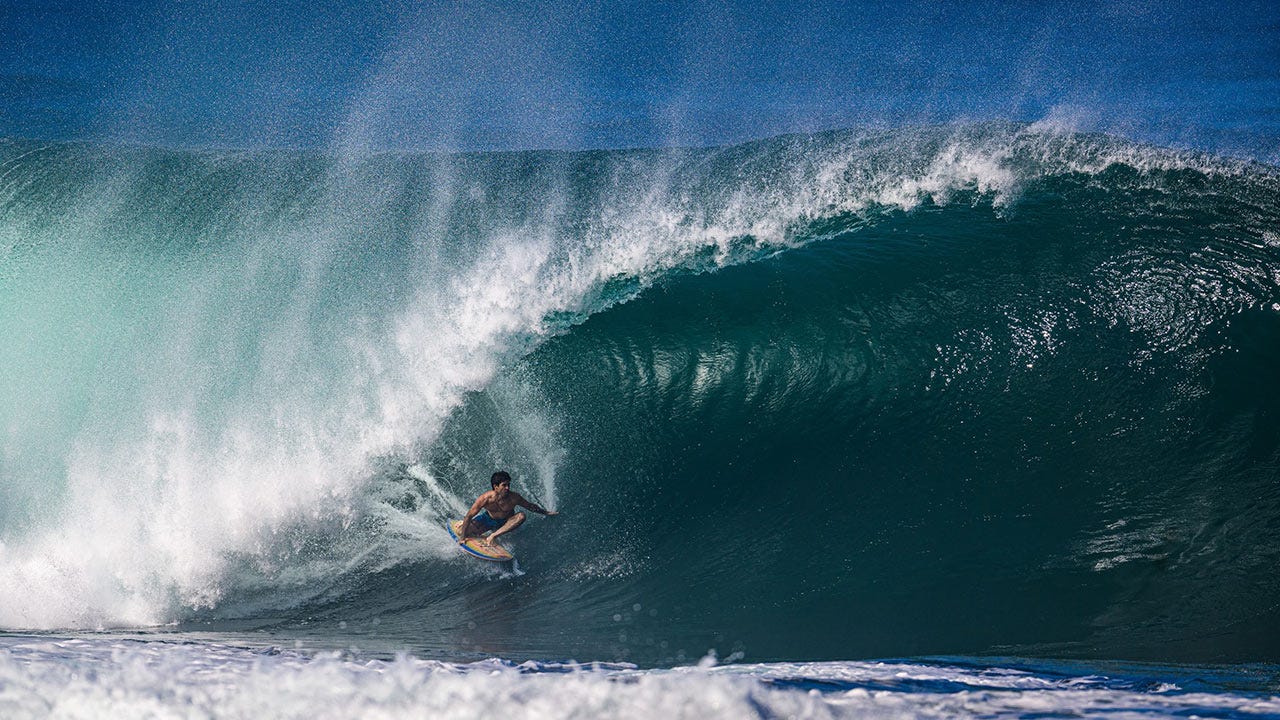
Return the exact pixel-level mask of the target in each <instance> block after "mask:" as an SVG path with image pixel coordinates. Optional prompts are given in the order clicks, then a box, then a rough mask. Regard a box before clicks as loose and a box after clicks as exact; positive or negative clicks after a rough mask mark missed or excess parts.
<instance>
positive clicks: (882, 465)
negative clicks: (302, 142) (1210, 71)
mask: <svg viewBox="0 0 1280 720" xmlns="http://www.w3.org/2000/svg"><path fill="white" fill-rule="evenodd" d="M0 208H2V212H0V337H2V338H4V342H3V343H2V344H0V367H3V368H4V373H5V378H4V381H3V383H0V409H2V411H3V413H4V415H3V418H2V419H3V427H2V428H0V429H2V430H3V438H2V440H0V478H2V479H3V485H2V486H0V492H2V493H3V496H2V497H3V505H2V507H0V539H2V542H3V545H2V546H0V627H3V628H4V629H5V630H6V631H8V633H9V634H7V635H4V636H2V637H0V708H3V709H4V713H5V714H6V715H10V716H12V715H17V716H24V715H39V714H55V715H57V714H61V715H64V716H92V715H97V714H103V713H110V714H116V715H129V714H139V715H145V714H154V715H161V716H163V715H175V716H183V715H194V716H215V717H216V716H227V717H242V716H248V715H253V714H257V713H262V712H265V713H266V714H268V715H277V716H311V717H317V716H320V717H328V716H332V717H345V716H352V715H365V716H388V717H390V716H396V717H401V716H406V715H414V714H416V715H420V716H424V717H428V716H438V715H439V714H442V713H445V712H447V713H449V714H450V716H457V717H479V716H480V715H482V714H484V713H483V709H484V708H483V704H477V703H480V701H481V700H482V699H485V700H484V702H486V703H487V702H489V700H487V699H486V698H497V699H498V700H497V702H498V703H499V704H500V705H501V706H502V707H503V708H504V714H507V715H510V716H513V717H544V716H584V717H591V716H604V715H610V716H619V717H659V716H663V717H665V716H687V717H707V716H723V717H741V716H744V715H746V716H750V715H755V716H767V717H786V716H809V717H846V716H863V715H877V716H880V715H904V716H926V717H928V716H938V717H952V716H957V715H972V716H981V717H1025V716H1032V715H1034V716H1043V715H1044V714H1046V713H1047V714H1072V713H1074V714H1125V713H1131V714H1132V715H1134V716H1150V715H1189V714H1198V715H1206V716H1214V717H1263V716H1276V715H1277V714H1280V700H1277V699H1276V697H1275V693H1276V688H1277V687H1278V686H1280V685H1278V683H1280V681H1278V680H1277V675H1278V674H1280V671H1277V668H1276V666H1275V665H1274V663H1275V662H1277V660H1278V658H1277V648H1280V606H1277V604H1276V597H1278V596H1280V595H1278V593H1277V591H1278V590H1280V587H1278V585H1280V579H1278V578H1277V576H1276V573H1275V571H1274V568H1275V567H1276V564H1277V560H1278V559H1280V558H1278V557H1277V556H1278V555H1280V487H1278V486H1277V482H1276V478H1277V476H1278V472H1280V378H1278V377H1277V375H1276V373H1275V368H1276V367H1277V366H1278V365H1280V171H1277V170H1276V168H1274V167H1272V166H1270V165H1265V164H1261V163H1257V162H1252V161H1247V160H1232V159H1224V158H1222V157H1216V156H1212V155H1207V154H1200V153H1194V152H1188V151H1176V150H1170V149H1165V148H1161V147H1155V146H1150V145H1143V144H1138V143H1134V142H1131V141H1128V140H1124V139H1120V138H1117V137H1113V136H1106V135H1093V134H1082V133H1077V132H1072V131H1070V130H1066V129H1062V128H1058V127H1054V126H1052V125H1050V124H1010V123H989V124H952V125H946V126H930V127H915V128H899V129H892V130H888V129H886V130H848V131H834V132H825V133H818V134H809V135H790V136H782V137H777V138H773V139H768V140H762V141H758V142H752V143H746V144H740V145H735V146H730V147H723V148H711V149H698V150H627V151H623V150H616V151H582V152H501V153H499V152H494V153H473V154H392V153H387V154H375V155H371V156H368V157H365V158H362V159H359V160H350V159H346V158H340V157H334V156H329V155H326V154H322V153H312V152H305V151H256V152H231V151H174V150H159V149H148V148H122V147H117V146H108V145H102V144H86V143H49V142H35V141H4V142H2V143H0ZM495 468H507V469H510V470H511V471H512V473H513V475H515V477H516V479H517V480H516V486H517V489H520V490H521V491H522V492H525V491H527V492H529V493H531V497H536V498H537V500H538V501H539V502H540V503H542V504H544V505H546V506H548V507H555V508H557V509H560V510H561V511H563V515H562V516H561V517H559V518H557V519H556V520H555V521H544V522H539V520H541V518H531V521H530V522H529V523H527V524H526V527H525V528H522V529H521V531H520V532H519V533H518V534H517V535H516V536H514V539H513V542H512V545H513V546H514V549H515V550H516V552H517V554H518V557H519V565H518V566H517V567H515V568H513V569H509V570H506V569H495V568H493V567H487V566H484V567H482V566H480V564H479V563H476V562H471V561H469V560H468V559H466V558H464V557H462V556H461V555H460V554H459V553H458V552H457V551H456V549H455V548H454V547H453V546H452V545H451V544H450V542H449V540H448V535H447V533H446V531H445V529H444V522H445V520H446V519H447V518H450V517H458V516H460V515H461V512H462V511H463V510H464V509H465V507H466V504H467V503H469V502H470V500H471V499H472V498H474V496H475V495H476V494H478V492H479V491H480V490H482V489H484V487H483V486H484V484H485V478H487V477H488V475H489V473H490V472H492V470H493V469H495ZM602 528H603V530H604V531H603V532H602ZM902 657H910V658H916V659H913V660H903V661H896V660H895V661H888V660H863V659H864V658H902ZM570 658H575V659H577V660H581V661H584V662H586V663H587V664H585V665H580V664H578V663H576V662H573V661H571V660H569V659H570ZM796 658H802V659H804V660H805V662H795V661H794V659H796ZM921 658H925V659H921ZM979 658H981V659H979ZM1026 658H1053V660H1028V659H1026ZM1098 658H1119V659H1123V660H1125V661H1128V662H1125V663H1118V662H1110V663H1108V662H1101V661H1098V660H1097V659H1098ZM725 660H728V661H729V662H727V663H726V662H724V661H725ZM1241 661H1251V662H1253V663H1254V664H1252V665H1243V666H1242V665H1238V664H1236V665H1229V666H1228V665H1223V666H1217V665H1213V663H1218V662H1233V663H1238V662H1241ZM1143 662H1148V663H1154V664H1141V663H1143ZM1170 663H1181V664H1177V665H1174V664H1170Z"/></svg>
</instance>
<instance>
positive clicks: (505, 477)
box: [489, 470, 511, 493]
mask: <svg viewBox="0 0 1280 720" xmlns="http://www.w3.org/2000/svg"><path fill="white" fill-rule="evenodd" d="M489 485H490V486H491V487H492V488H493V489H494V490H497V491H498V492H500V493H505V492H506V491H507V490H510V489H511V474H510V473H508V472H507V471H506V470H499V471H498V472H496V473H494V474H493V477H491V478H489ZM499 486H503V487H499Z"/></svg>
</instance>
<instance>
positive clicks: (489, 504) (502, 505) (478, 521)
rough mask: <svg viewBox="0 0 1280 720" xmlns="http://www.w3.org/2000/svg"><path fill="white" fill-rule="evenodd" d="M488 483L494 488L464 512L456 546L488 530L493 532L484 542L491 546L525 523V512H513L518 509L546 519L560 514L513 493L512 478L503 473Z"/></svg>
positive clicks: (499, 473)
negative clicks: (500, 537) (540, 515)
mask: <svg viewBox="0 0 1280 720" xmlns="http://www.w3.org/2000/svg"><path fill="white" fill-rule="evenodd" d="M489 484H490V485H492V486H493V489H492V490H490V491H489V492H487V493H485V494H483V495H481V496H480V497H478V498H476V501H475V502H474V503H473V504H472V505H471V509H470V510H468V511H467V516H466V517H464V518H462V532H461V533H459V534H458V544H459V545H461V544H462V543H464V542H466V541H467V537H468V536H471V535H477V536H482V535H484V533H486V532H488V531H490V530H492V531H493V532H492V533H489V537H488V539H486V540H485V542H486V543H488V544H490V545H492V544H493V541H494V540H497V539H498V537H499V536H501V535H506V534H507V533H509V532H511V531H512V530H515V529H516V528H518V527H520V524H521V523H523V522H524V513H522V512H515V509H516V507H517V506H519V507H526V508H529V509H530V510H532V511H534V512H536V513H541V514H543V515H548V516H549V515H559V514H560V513H558V512H554V511H552V510H546V509H544V508H542V507H540V506H538V505H537V504H536V503H532V502H529V501H528V500H525V499H524V498H523V497H521V496H520V493H517V492H512V491H511V476H510V475H509V474H507V473H506V472H503V471H501V470H499V471H498V472H496V473H494V474H493V477H491V478H489Z"/></svg>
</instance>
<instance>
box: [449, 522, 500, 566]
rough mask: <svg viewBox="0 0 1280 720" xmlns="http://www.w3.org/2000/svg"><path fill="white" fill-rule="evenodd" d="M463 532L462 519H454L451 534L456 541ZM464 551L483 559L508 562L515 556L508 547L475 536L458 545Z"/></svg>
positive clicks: (450, 527)
mask: <svg viewBox="0 0 1280 720" xmlns="http://www.w3.org/2000/svg"><path fill="white" fill-rule="evenodd" d="M460 532H462V521H461V520H454V521H453V522H451V523H449V536H450V537H452V538H453V541H454V542H455V543H457V542H458V533H460ZM458 547H459V548H460V549H461V550H462V551H463V552H465V553H467V554H469V555H475V556H476V557H478V558H480V559H481V560H492V561H494V562H506V561H507V560H511V559H513V558H514V557H515V556H514V555H512V554H511V553H509V552H507V549H506V548H504V547H502V546H501V545H498V544H497V543H494V544H489V541H488V540H486V539H484V538H478V537H475V536H472V537H469V538H467V541H466V542H465V543H463V544H462V545H459V546H458Z"/></svg>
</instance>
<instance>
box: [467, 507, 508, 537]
mask: <svg viewBox="0 0 1280 720" xmlns="http://www.w3.org/2000/svg"><path fill="white" fill-rule="evenodd" d="M509 519H510V518H504V519H502V520H499V519H497V518H495V517H494V516H492V515H490V514H489V511H488V510H481V511H480V512H479V513H477V514H476V516H475V517H473V518H471V521H472V522H474V523H476V524H477V525H479V526H480V527H481V528H483V530H484V531H485V532H487V531H489V530H497V529H498V528H500V527H502V526H503V525H506V524H507V520H509Z"/></svg>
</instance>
